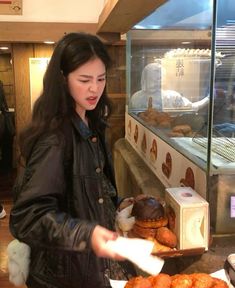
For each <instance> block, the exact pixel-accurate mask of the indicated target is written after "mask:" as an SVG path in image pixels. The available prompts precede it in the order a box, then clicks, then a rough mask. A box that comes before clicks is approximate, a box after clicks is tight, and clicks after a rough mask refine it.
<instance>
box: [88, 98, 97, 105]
mask: <svg viewBox="0 0 235 288" xmlns="http://www.w3.org/2000/svg"><path fill="white" fill-rule="evenodd" d="M97 99H98V97H88V98H87V102H88V103H89V104H90V105H94V104H96V102H97Z"/></svg>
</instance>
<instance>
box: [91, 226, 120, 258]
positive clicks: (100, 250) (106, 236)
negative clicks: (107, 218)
mask: <svg viewBox="0 0 235 288" xmlns="http://www.w3.org/2000/svg"><path fill="white" fill-rule="evenodd" d="M117 237H118V234H117V233H116V232H113V231H110V230H108V229H106V228H104V227H101V226H99V225H97V226H96V227H95V229H94V230H93V233H92V236H91V246H92V249H93V251H94V252H95V254H96V255H97V256H99V257H105V258H112V259H115V260H124V259H123V257H121V256H119V255H118V254H117V253H115V252H114V251H112V250H111V249H110V248H109V246H108V245H107V241H109V240H116V239H117Z"/></svg>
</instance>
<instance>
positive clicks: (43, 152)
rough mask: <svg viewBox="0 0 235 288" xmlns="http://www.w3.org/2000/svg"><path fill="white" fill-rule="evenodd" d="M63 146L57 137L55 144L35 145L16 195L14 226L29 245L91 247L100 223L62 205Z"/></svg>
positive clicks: (13, 229) (12, 227) (77, 249)
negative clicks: (94, 233) (93, 234)
mask: <svg viewBox="0 0 235 288" xmlns="http://www.w3.org/2000/svg"><path fill="white" fill-rule="evenodd" d="M57 142H58V141H57ZM61 146H62V145H59V144H58V143H56V141H54V142H53V144H51V142H50V144H49V142H48V141H40V142H39V143H38V144H36V145H35V147H34V149H33V152H32V155H31V157H30V160H29V161H28V163H27V167H26V170H25V175H24V176H25V177H26V181H25V184H24V185H23V186H22V187H21V188H20V189H19V191H18V194H17V195H15V203H14V205H13V207H12V210H11V214H10V230H11V233H12V234H13V236H14V237H15V238H17V239H19V240H20V241H22V242H25V243H26V244H28V245H29V246H37V245H40V246H42V245H43V246H44V245H45V246H46V247H48V248H49V247H51V248H59V249H64V250H73V251H80V250H81V247H82V249H83V250H84V249H85V250H86V249H90V236H91V233H92V231H93V229H94V227H95V225H96V223H91V222H88V221H84V220H81V219H77V218H72V217H71V216H70V215H69V214H68V213H66V212H64V211H63V210H65V209H62V207H63V206H64V204H63V203H64V201H65V199H66V197H65V195H64V193H65V189H66V188H65V187H66V186H65V175H64V164H63V160H64V149H63V147H61Z"/></svg>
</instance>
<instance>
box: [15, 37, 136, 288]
mask: <svg viewBox="0 0 235 288" xmlns="http://www.w3.org/2000/svg"><path fill="white" fill-rule="evenodd" d="M109 65H110V58H109V56H108V54H107V51H106V49H105V47H104V45H103V43H102V42H101V41H100V40H99V39H98V38H97V37H96V36H93V35H90V34H85V33H71V34H67V35H65V36H64V37H63V38H62V39H61V40H60V41H59V42H58V44H57V46H56V48H55V50H54V52H53V55H52V57H51V60H50V63H49V65H48V68H47V71H46V73H45V76H44V82H43V92H42V94H41V96H40V97H39V98H38V100H37V102H36V103H35V106H34V110H33V115H32V122H31V124H30V125H29V126H28V128H27V129H26V130H25V131H24V132H22V133H21V137H20V148H21V154H22V156H23V158H24V160H25V163H26V168H25V172H24V174H23V177H21V180H20V181H18V183H17V184H16V185H15V189H14V190H15V201H14V206H13V208H12V211H11V215H10V229H11V232H12V234H13V236H14V237H15V238H17V239H19V240H20V241H22V242H24V243H26V244H28V245H29V246H30V248H31V262H30V271H29V277H28V279H27V286H28V287H33V288H38V287H43V288H45V287H61V288H62V287H63V288H66V287H69V288H73V287H76V288H79V287H83V288H84V287H89V288H91V287H109V281H108V278H109V277H111V278H112V277H116V278H123V277H124V278H123V279H126V278H127V277H125V276H127V271H126V269H125V268H126V267H124V266H126V265H125V264H126V262H125V261H123V262H116V261H114V260H121V258H120V256H119V255H116V254H115V253H114V252H113V251H111V250H109V249H108V247H107V246H106V242H107V241H108V240H113V239H115V238H116V237H117V235H116V233H115V232H113V230H114V217H115V209H116V208H117V194H116V190H115V183H114V177H113V171H112V165H111V162H110V154H109V153H108V152H107V148H106V145H105V138H104V135H105V126H106V125H105V120H106V118H107V117H108V116H109V113H110V104H109V101H108V98H107V94H106V72H107V69H108V67H109ZM120 264H121V265H122V266H123V267H124V268H123V267H122V266H121V265H120ZM130 268H131V267H130ZM132 272H133V271H132ZM113 273H114V274H115V275H113ZM133 273H134V272H133Z"/></svg>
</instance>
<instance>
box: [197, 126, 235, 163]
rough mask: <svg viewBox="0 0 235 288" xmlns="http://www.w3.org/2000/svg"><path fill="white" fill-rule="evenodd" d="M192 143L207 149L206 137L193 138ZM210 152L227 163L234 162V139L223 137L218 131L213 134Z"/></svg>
mask: <svg viewBox="0 0 235 288" xmlns="http://www.w3.org/2000/svg"><path fill="white" fill-rule="evenodd" d="M218 134H219V135H218ZM193 142H195V143H197V144H199V145H200V146H202V147H204V148H207V145H208V139H207V137H200V136H195V137H194V138H193ZM211 151H212V152H214V153H215V154H217V155H220V156H221V157H223V158H225V159H227V160H228V161H229V162H235V138H228V137H225V136H224V135H223V134H221V133H219V132H218V131H216V132H214V134H213V136H212V140H211Z"/></svg>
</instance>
